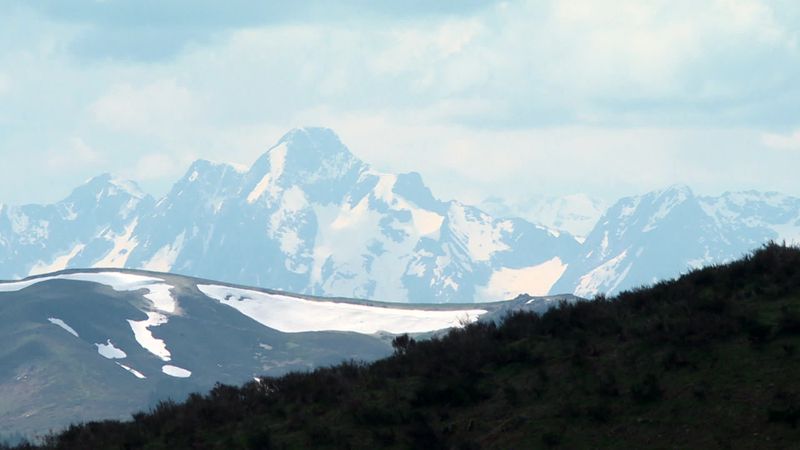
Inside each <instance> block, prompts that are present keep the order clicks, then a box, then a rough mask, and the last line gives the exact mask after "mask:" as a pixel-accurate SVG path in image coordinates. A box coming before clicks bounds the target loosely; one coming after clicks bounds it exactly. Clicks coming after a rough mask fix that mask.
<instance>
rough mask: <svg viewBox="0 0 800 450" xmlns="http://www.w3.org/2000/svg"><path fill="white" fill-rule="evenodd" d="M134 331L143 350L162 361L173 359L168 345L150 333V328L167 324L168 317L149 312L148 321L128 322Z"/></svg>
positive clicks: (134, 335)
mask: <svg viewBox="0 0 800 450" xmlns="http://www.w3.org/2000/svg"><path fill="white" fill-rule="evenodd" d="M128 323H129V324H130V326H131V330H133V337H134V338H136V342H138V343H139V345H141V346H142V348H143V349H145V350H147V351H148V352H150V353H152V354H153V355H155V356H157V357H159V358H161V360H162V361H169V360H171V359H172V354H171V353H170V352H169V350H167V344H165V343H164V341H162V340H161V339H156V338H155V337H154V336H153V333H152V332H151V331H150V327H157V326H159V325H163V324H165V323H167V316H165V315H163V314H159V313H157V312H148V313H147V319H146V320H140V321H135V320H128Z"/></svg>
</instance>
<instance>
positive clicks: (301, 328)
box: [197, 285, 487, 334]
mask: <svg viewBox="0 0 800 450" xmlns="http://www.w3.org/2000/svg"><path fill="white" fill-rule="evenodd" d="M197 288H198V289H199V290H200V291H201V292H202V293H204V294H205V295H207V296H209V297H211V298H213V299H216V300H218V301H219V302H220V303H222V304H224V305H227V306H230V307H232V308H235V309H236V310H238V311H239V312H241V313H242V314H244V315H246V316H248V317H250V318H252V319H254V320H256V321H257V322H259V323H261V324H263V325H265V326H268V327H270V328H272V329H275V330H278V331H282V332H284V333H301V332H306V331H350V332H355V333H361V334H374V333H377V332H379V331H385V332H388V333H393V334H400V333H424V332H429V331H436V330H441V329H445V328H452V327H460V326H463V324H465V323H471V322H474V321H476V320H478V318H479V317H480V316H481V315H483V314H486V312H487V311H486V310H483V309H464V310H451V311H438V310H418V309H401V308H389V307H383V306H367V305H357V304H352V303H336V302H324V301H311V300H306V299H301V298H295V297H289V296H285V295H278V294H267V293H264V292H258V291H251V290H246V289H239V288H232V287H227V286H218V285H198V286H197Z"/></svg>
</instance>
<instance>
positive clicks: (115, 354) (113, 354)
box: [94, 339, 128, 359]
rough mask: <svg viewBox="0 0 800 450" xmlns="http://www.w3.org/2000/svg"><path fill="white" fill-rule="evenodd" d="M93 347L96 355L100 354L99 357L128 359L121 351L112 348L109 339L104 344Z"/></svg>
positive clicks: (112, 345)
mask: <svg viewBox="0 0 800 450" xmlns="http://www.w3.org/2000/svg"><path fill="white" fill-rule="evenodd" d="M94 345H96V346H97V353H100V355H102V356H103V357H104V358H106V359H124V358H127V357H128V355H126V354H125V352H123V351H122V350H121V349H118V348H117V347H114V344H112V343H111V339H108V340H107V341H106V343H105V344H94Z"/></svg>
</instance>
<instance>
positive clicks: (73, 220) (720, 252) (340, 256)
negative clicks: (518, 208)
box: [0, 128, 800, 303]
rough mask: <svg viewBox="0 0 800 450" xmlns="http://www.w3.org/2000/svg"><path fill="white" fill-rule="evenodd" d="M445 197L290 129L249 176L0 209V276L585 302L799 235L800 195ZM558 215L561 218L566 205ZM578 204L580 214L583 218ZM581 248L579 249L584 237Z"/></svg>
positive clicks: (124, 188)
mask: <svg viewBox="0 0 800 450" xmlns="http://www.w3.org/2000/svg"><path fill="white" fill-rule="evenodd" d="M487 206H489V209H490V210H493V211H495V212H496V213H498V214H499V216H495V215H492V214H490V213H487V212H485V211H484V210H482V209H479V208H476V207H473V206H469V205H465V204H463V203H460V202H458V201H447V202H445V201H441V200H439V199H437V198H436V197H435V196H434V195H433V193H432V192H431V191H430V190H429V189H428V187H427V186H426V185H425V184H424V182H423V180H422V178H421V177H420V175H419V174H417V173H413V172H412V173H406V174H389V173H382V172H379V171H376V170H374V169H373V168H372V167H370V166H369V165H368V164H366V163H365V162H363V161H361V160H359V159H358V158H357V157H355V156H354V155H353V154H352V153H351V152H350V151H349V150H348V149H347V147H345V146H344V144H342V143H341V142H340V140H339V138H338V137H337V136H336V134H335V133H334V132H333V131H331V130H329V129H325V128H301V129H295V130H292V131H290V132H289V133H287V134H286V135H285V136H283V137H282V138H281V139H280V141H279V142H278V143H277V144H276V145H274V146H273V147H271V148H270V149H269V150H268V151H267V152H266V153H264V154H263V155H262V156H261V157H260V158H259V159H258V160H257V161H256V162H255V163H254V164H253V165H252V166H251V167H250V168H247V169H239V168H235V167H234V166H231V165H228V164H220V163H212V162H208V161H204V160H199V161H196V162H195V163H193V164H192V165H191V167H190V168H189V170H188V171H187V172H186V174H185V175H184V176H183V177H182V178H181V179H180V180H178V181H177V182H176V183H175V185H174V186H173V188H172V189H171V191H170V192H169V193H168V194H167V195H165V196H164V197H163V198H161V199H158V200H156V199H154V198H152V197H151V196H148V195H146V194H144V193H142V192H141V190H140V189H138V187H136V185H135V183H133V182H127V181H120V180H117V179H115V178H113V177H111V176H109V175H102V176H100V177H96V178H93V179H92V180H90V181H89V182H87V183H86V184H84V185H83V186H80V187H79V188H77V189H76V190H75V191H74V192H73V193H72V194H71V195H70V196H69V197H67V198H66V199H64V200H63V201H61V202H58V203H56V204H52V205H25V206H19V207H9V206H1V205H0V278H6V279H11V278H13V279H18V278H22V277H24V276H27V275H32V274H38V273H47V272H51V271H55V270H61V269H65V268H82V267H111V268H131V269H147V270H156V271H161V272H175V273H181V274H186V275H191V276H198V277H204V278H212V279H221V280H225V281H228V282H232V283H241V284H247V285H255V286H262V287H266V288H273V289H281V290H286V291H291V292H299V293H304V294H313V295H322V296H344V297H357V298H369V299H378V300H385V301H397V302H408V301H411V302H437V303H447V302H469V301H491V300H501V299H507V298H513V297H515V296H517V295H519V294H522V293H528V294H530V295H545V294H548V293H562V292H566V293H569V292H574V293H576V294H578V295H581V296H591V295H594V294H595V293H597V292H609V293H613V292H618V291H619V290H622V289H626V288H630V287H633V286H637V285H639V284H642V283H649V282H651V281H653V280H654V279H658V278H663V277H673V276H676V275H678V274H680V273H681V272H684V271H686V270H687V269H688V268H690V267H695V266H697V265H700V264H708V263H714V262H723V261H728V260H731V259H734V258H737V257H738V256H740V255H742V254H743V253H745V252H747V251H750V250H751V249H753V248H755V247H757V246H758V245H760V244H761V243H763V242H766V241H768V240H770V239H774V240H783V239H786V240H788V241H793V240H800V231H798V230H800V199H796V198H793V197H789V196H783V195H780V194H776V193H758V192H746V193H738V194H737V193H726V194H723V195H722V196H720V197H697V196H695V195H694V194H693V193H692V192H691V190H690V189H688V188H686V187H680V186H676V187H673V188H670V189H667V190H665V191H661V192H654V193H650V194H646V195H644V196H640V197H630V198H625V199H622V200H620V201H619V202H617V203H616V204H614V205H612V206H611V207H610V208H609V209H608V210H606V212H605V214H604V215H603V216H602V217H601V218H600V219H599V221H598V222H597V224H596V225H595V226H594V228H593V229H592V230H591V231H590V232H588V234H586V237H585V241H583V239H582V238H581V239H576V238H575V237H573V236H572V235H571V234H569V233H568V232H565V231H563V230H556V229H554V228H553V227H552V226H553V225H555V226H558V224H562V225H564V227H565V228H571V229H578V230H581V231H585V230H587V229H588V227H587V223H588V222H589V221H592V220H593V219H592V218H593V217H596V216H597V214H598V212H597V211H598V208H599V207H600V206H599V204H598V203H596V202H594V201H592V200H591V199H589V198H588V197H585V196H578V197H575V198H572V199H561V200H551V201H549V202H545V203H540V204H538V206H535V208H534V207H531V208H533V209H532V210H535V211H538V213H537V214H539V215H540V217H541V218H542V222H544V223H548V224H550V225H551V226H544V225H539V224H535V223H533V222H530V221H528V220H525V219H521V218H513V217H512V218H508V217H505V214H504V212H503V209H502V208H500V207H499V206H502V205H499V206H498V205H495V206H497V207H496V208H495V207H491V205H487ZM559 211H560V212H559ZM582 211H583V212H582ZM579 241H583V243H581V242H579Z"/></svg>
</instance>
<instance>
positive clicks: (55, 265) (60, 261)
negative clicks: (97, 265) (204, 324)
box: [28, 244, 86, 276]
mask: <svg viewBox="0 0 800 450" xmlns="http://www.w3.org/2000/svg"><path fill="white" fill-rule="evenodd" d="M85 247H86V245H85V244H77V245H75V246H74V247H72V250H70V251H69V252H67V253H66V254H65V255H61V256H58V257H56V259H54V260H53V262H52V263H50V264H45V263H43V262H41V261H39V262H38V263H36V265H34V266H33V267H32V268H31V270H30V272H28V275H29V276H33V275H42V274H45V273H52V272H58V271H59V270H64V269H66V268H67V265H68V264H69V262H70V261H71V260H72V258H74V257H75V256H76V255H77V254H78V253H80V252H81V251H82V250H83V249H84V248H85Z"/></svg>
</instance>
